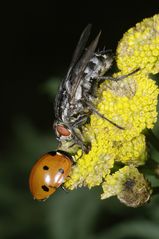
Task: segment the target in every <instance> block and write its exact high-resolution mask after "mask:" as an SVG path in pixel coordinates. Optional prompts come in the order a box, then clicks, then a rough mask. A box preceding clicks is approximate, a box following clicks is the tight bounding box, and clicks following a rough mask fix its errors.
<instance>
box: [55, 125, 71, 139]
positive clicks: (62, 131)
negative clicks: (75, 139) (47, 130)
mask: <svg viewBox="0 0 159 239" xmlns="http://www.w3.org/2000/svg"><path fill="white" fill-rule="evenodd" d="M55 129H56V134H57V136H58V137H61V136H63V137H69V136H71V131H70V130H69V129H68V128H66V126H64V125H62V124H58V125H56V126H55Z"/></svg>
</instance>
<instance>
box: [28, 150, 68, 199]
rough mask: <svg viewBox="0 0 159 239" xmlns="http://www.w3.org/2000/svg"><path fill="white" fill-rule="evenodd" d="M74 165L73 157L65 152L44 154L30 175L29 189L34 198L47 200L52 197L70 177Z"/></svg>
mask: <svg viewBox="0 0 159 239" xmlns="http://www.w3.org/2000/svg"><path fill="white" fill-rule="evenodd" d="M72 164H73V159H72V156H70V155H68V154H67V153H65V152H64V151H52V152H50V153H47V154H44V155H43V156H42V157H41V158H40V159H39V160H38V161H37V162H36V163H35V164H34V166H33V168H32V170H31V173H30V177H29V187H30V191H31V193H32V195H33V197H34V198H35V199H37V200H45V199H47V198H48V197H49V196H50V195H52V194H53V193H54V192H55V191H56V190H57V188H58V187H60V186H61V184H62V183H63V182H64V181H65V179H66V177H67V176H68V175H69V173H70V171H71V168H72Z"/></svg>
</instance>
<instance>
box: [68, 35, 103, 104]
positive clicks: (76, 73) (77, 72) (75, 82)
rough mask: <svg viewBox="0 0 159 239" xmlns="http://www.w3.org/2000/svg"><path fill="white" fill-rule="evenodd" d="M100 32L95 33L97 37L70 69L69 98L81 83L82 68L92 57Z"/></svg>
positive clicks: (72, 97)
mask: <svg viewBox="0 0 159 239" xmlns="http://www.w3.org/2000/svg"><path fill="white" fill-rule="evenodd" d="M100 34H101V32H99V34H98V35H97V37H96V38H95V39H94V40H93V41H92V42H91V44H90V45H89V47H88V48H87V50H86V52H85V53H84V55H83V56H82V57H81V59H80V60H79V62H78V63H77V64H76V66H75V67H74V69H73V70H72V74H71V79H70V80H69V82H70V84H71V87H70V100H73V99H74V96H75V94H76V91H77V88H78V86H79V84H80V83H81V80H82V79H83V77H84V70H85V68H86V67H87V64H88V62H89V61H90V59H91V58H92V57H93V54H94V51H95V49H96V47H97V44H98V41H99V37H100Z"/></svg>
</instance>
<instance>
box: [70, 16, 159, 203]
mask: <svg viewBox="0 0 159 239" xmlns="http://www.w3.org/2000/svg"><path fill="white" fill-rule="evenodd" d="M116 61H117V65H118V68H119V69H120V72H119V73H114V74H113V76H112V77H113V78H114V80H112V77H111V78H110V80H108V79H107V80H105V81H104V82H103V83H102V84H101V85H100V87H99V88H98V90H97V98H96V99H95V100H94V102H93V103H94V105H95V107H96V109H97V111H98V112H99V113H100V114H102V115H103V116H105V117H106V118H107V119H108V120H106V119H104V118H102V117H100V116H99V115H98V114H95V113H93V114H92V115H91V116H90V122H89V123H88V124H85V125H84V126H83V127H82V133H83V138H84V140H85V141H86V142H89V143H90V144H91V149H90V151H89V152H88V153H87V154H85V153H83V155H82V156H81V157H79V156H80V155H81V150H78V151H77V153H76V155H75V161H76V164H75V166H74V167H73V168H72V171H71V173H70V175H69V178H68V179H67V180H66V182H65V187H66V188H68V189H71V190H72V189H74V188H76V187H78V186H79V187H81V186H87V187H89V188H91V187H94V186H98V185H100V184H101V185H102V187H103V191H104V192H103V194H102V199H104V198H108V197H110V196H113V195H116V196H117V197H118V198H119V200H120V201H121V202H123V203H125V204H126V205H128V206H132V207H136V206H140V205H142V204H144V203H145V202H147V201H148V200H149V198H150V195H151V189H150V185H149V183H148V182H147V180H145V178H144V176H143V175H142V174H141V173H140V172H139V170H138V169H137V167H138V166H140V165H144V164H145V161H146V160H147V149H146V148H147V147H146V140H145V135H144V132H145V129H151V128H153V126H154V124H155V122H156V120H157V109H156V106H157V97H158V94H159V89H158V86H157V85H156V84H155V82H154V81H153V80H152V79H151V77H150V73H151V74H156V73H158V72H159V15H155V16H154V17H152V18H148V19H145V20H143V21H142V22H141V23H138V24H137V25H136V26H135V27H133V28H131V29H129V30H128V31H127V32H126V33H125V34H124V36H123V38H122V39H121V41H120V42H119V45H118V48H117V57H116ZM110 121H111V122H113V123H111V122H110ZM124 165H125V166H124ZM112 171H113V172H114V173H113V174H112ZM103 181H104V182H103Z"/></svg>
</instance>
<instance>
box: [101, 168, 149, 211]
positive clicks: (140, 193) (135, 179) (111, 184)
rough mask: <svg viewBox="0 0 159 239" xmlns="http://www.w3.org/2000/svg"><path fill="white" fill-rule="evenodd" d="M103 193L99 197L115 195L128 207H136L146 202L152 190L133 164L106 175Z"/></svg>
mask: <svg viewBox="0 0 159 239" xmlns="http://www.w3.org/2000/svg"><path fill="white" fill-rule="evenodd" d="M102 187H103V191H104V193H103V194H102V195H101V199H106V198H109V197H111V196H115V195H117V197H118V199H119V200H120V201H121V202H122V203H124V204H126V205H127V206H130V207H138V206H141V205H143V204H144V203H146V202H147V201H148V200H149V199H150V196H151V193H152V190H151V188H150V185H149V183H148V181H147V180H146V179H145V178H144V176H143V174H141V173H139V171H138V169H137V168H135V167H134V166H132V165H130V166H125V167H123V168H121V169H119V170H118V171H117V172H116V173H114V174H112V175H108V176H107V177H106V178H105V182H104V183H103V184H102Z"/></svg>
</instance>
